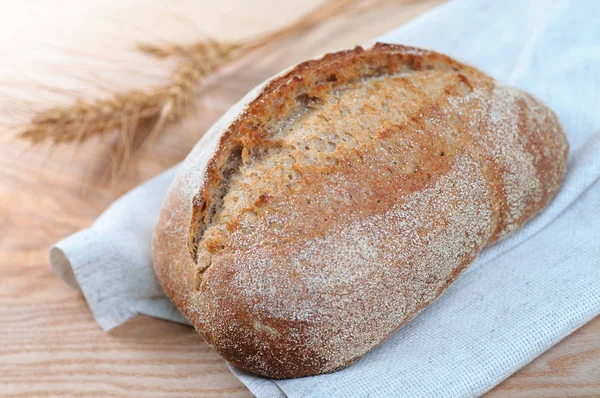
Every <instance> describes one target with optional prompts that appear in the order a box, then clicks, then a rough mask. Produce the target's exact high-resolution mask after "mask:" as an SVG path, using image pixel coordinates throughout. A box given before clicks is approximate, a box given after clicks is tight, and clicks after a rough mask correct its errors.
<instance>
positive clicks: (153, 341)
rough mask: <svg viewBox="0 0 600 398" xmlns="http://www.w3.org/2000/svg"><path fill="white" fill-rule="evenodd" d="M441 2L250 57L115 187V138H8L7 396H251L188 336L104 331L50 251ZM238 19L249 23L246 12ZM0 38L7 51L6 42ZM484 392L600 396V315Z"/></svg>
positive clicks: (1, 303) (368, 15)
mask: <svg viewBox="0 0 600 398" xmlns="http://www.w3.org/2000/svg"><path fill="white" fill-rule="evenodd" d="M441 2H442V0H425V1H400V0H399V1H397V2H394V3H388V4H386V5H382V6H379V7H378V8H377V9H375V10H371V11H368V12H360V13H358V14H354V15H349V16H345V17H342V18H336V19H334V20H332V21H331V22H329V23H327V24H326V25H324V26H322V27H320V28H318V29H316V30H314V31H312V32H310V33H308V34H306V35H303V36H302V37H294V38H290V39H286V40H285V41H283V42H280V43H277V44H276V45H274V46H272V47H271V48H270V49H267V50H265V51H264V52H262V53H261V54H256V55H254V56H252V57H250V58H248V59H247V60H245V61H244V62H243V63H242V64H241V65H238V66H237V67H236V68H232V69H231V70H230V71H229V72H228V73H227V75H226V78H221V79H215V80H214V81H213V82H212V83H210V84H208V85H206V86H205V87H204V89H203V90H202V91H201V93H200V95H199V96H198V98H197V101H196V104H195V112H194V113H193V115H192V116H191V117H190V118H188V119H187V120H186V121H185V122H184V123H183V124H181V125H179V126H176V127H174V128H171V129H170V130H169V131H168V132H167V133H166V134H165V135H164V136H163V137H162V138H160V140H159V142H158V143H157V144H155V145H148V146H147V147H144V148H143V149H142V152H141V153H140V155H139V156H138V157H137V159H136V163H135V165H134V167H133V168H132V169H131V170H130V171H129V172H128V173H127V174H126V175H124V176H123V178H121V179H120V180H119V181H118V183H117V184H115V185H114V186H112V187H107V186H101V185H97V184H94V183H93V182H94V181H95V179H96V177H97V175H98V174H99V173H100V172H101V171H102V170H103V169H102V167H103V165H105V164H106V162H107V161H108V159H109V157H108V154H109V153H110V152H109V148H110V146H111V140H110V138H107V139H104V140H95V141H93V142H90V143H86V144H84V145H81V146H78V147H58V148H54V149H53V148H42V149H38V150H29V148H28V145H26V144H24V143H20V142H16V143H15V142H9V143H7V142H3V144H2V145H1V146H0V318H1V319H2V322H1V323H0V396H14V397H19V396H21V397H38V396H39V397H42V396H44V397H45V396H81V397H94V396H109V395H113V396H131V397H138V396H148V397H164V396H177V397H186V396H189V397H192V396H193V397H197V396H206V397H213V396H227V397H246V396H251V394H250V393H249V391H248V390H246V389H245V387H244V386H243V385H242V384H241V383H240V382H239V381H237V379H236V378H235V377H234V376H233V375H232V374H230V373H229V371H228V370H227V367H226V365H225V363H224V361H223V360H222V359H220V357H219V356H218V355H217V354H216V353H214V352H213V351H212V350H210V349H209V348H208V347H207V345H206V344H204V343H203V342H202V340H201V338H200V337H199V336H198V335H197V334H196V333H195V332H194V331H193V330H192V329H191V328H188V327H184V326H181V325H176V324H173V323H169V322H165V321H161V320H156V319H151V318H148V317H139V318H137V319H135V320H133V321H131V322H128V323H126V324H125V325H123V326H121V327H119V328H117V329H116V330H114V331H111V332H109V333H105V332H103V331H102V330H101V329H100V328H99V327H98V326H97V325H96V323H95V322H94V320H93V318H92V316H91V314H90V312H89V309H88V308H87V306H86V303H85V300H84V299H83V297H82V295H81V294H80V293H79V292H77V291H74V290H73V289H71V288H69V287H67V286H66V285H64V284H63V283H62V282H61V281H60V280H58V279H57V278H56V277H55V276H54V275H53V274H52V272H51V270H50V268H49V266H48V263H47V250H48V247H49V246H50V245H51V244H52V243H54V242H56V241H57V240H59V239H61V238H63V237H65V236H67V235H69V234H71V233H73V232H75V231H77V230H79V229H81V228H84V227H87V226H89V225H90V224H91V223H92V222H93V220H94V219H95V218H96V217H97V216H98V215H99V214H100V213H101V212H102V211H103V210H104V209H105V208H106V207H107V206H108V205H109V204H110V203H111V202H112V201H113V200H115V199H116V198H117V197H119V196H120V195H122V194H123V193H124V192H126V191H127V190H129V189H131V188H132V187H133V186H135V185H137V184H139V183H140V182H142V181H144V180H145V179H147V178H149V177H151V176H153V175H156V174H157V173H159V172H160V171H162V170H164V169H165V168H167V167H169V166H170V165H173V164H174V163H176V162H177V161H179V160H181V159H182V158H183V157H184V156H185V155H186V154H187V152H188V151H189V150H190V149H191V148H192V146H193V145H194V143H195V142H196V141H197V140H198V138H199V137H200V136H201V135H202V133H203V132H204V131H205V130H206V129H207V128H208V127H209V126H210V125H211V124H212V123H213V122H214V121H215V120H216V119H217V118H218V117H219V116H220V115H221V114H222V113H223V112H224V110H226V109H227V108H228V107H229V106H230V105H231V104H232V103H234V102H235V101H236V100H237V99H239V98H240V97H241V96H242V95H243V94H244V93H245V92H246V91H247V90H248V89H250V88H251V87H252V86H254V85H255V84H257V83H258V82H259V81H261V80H263V79H264V78H266V77H268V76H270V75H271V74H273V73H275V72H277V71H279V70H280V69H282V68H283V67H285V66H287V65H289V64H291V63H294V62H297V61H299V60H302V59H304V58H307V57H310V56H314V55H316V54H319V53H322V52H324V51H327V50H333V49H336V48H339V47H342V46H346V45H351V44H354V43H356V42H360V41H362V40H364V38H368V37H374V36H376V35H378V34H381V33H383V32H385V31H387V30H389V29H391V28H394V27H396V26H398V25H400V24H401V23H403V22H405V21H407V20H408V19H410V18H412V17H414V16H415V15H417V14H419V13H421V12H423V11H425V10H427V9H428V8H431V7H433V6H435V5H437V4H439V3H441ZM47 3H48V4H50V3H51V2H47ZM174 3H177V4H179V6H181V3H182V2H174ZM240 3H243V2H240ZM43 4H44V3H43V2H40V3H39V5H40V7H48V6H44V5H43ZM53 4H54V3H53ZM211 4H212V3H208V2H206V7H207V8H206V15H208V16H210V15H211V13H210V11H211V8H210V7H213V11H214V7H216V5H214V4H213V5H211ZM217 5H218V4H217ZM291 6H292V5H290V7H291ZM266 10H268V8H266ZM42 11H43V12H47V13H51V12H56V10H54V11H52V9H48V10H42ZM42 11H41V12H42ZM246 11H247V12H248V13H251V12H254V13H255V14H256V13H257V10H252V9H248V10H246ZM280 11H281V10H280V9H277V8H273V10H272V11H271V12H269V11H267V12H266V13H264V12H262V13H261V17H260V18H261V21H262V25H263V26H265V27H266V28H268V27H269V22H271V23H272V25H270V26H275V25H276V24H277V23H281V22H280V20H278V14H277V13H278V12H280ZM215 12H216V11H215ZM237 13H238V14H236V15H238V16H239V15H245V16H246V17H247V14H244V13H243V12H241V11H239V10H238V11H237ZM293 14H294V13H293V12H288V15H292V16H293ZM207 18H208V17H207ZM148 20H152V18H147V19H146V20H144V21H145V23H150V22H148ZM138 22H139V24H142V22H140V21H138ZM154 22H155V21H154ZM243 28H244V26H243V24H242V25H240V26H237V27H235V26H234V27H232V26H229V27H227V29H238V33H239V32H240V31H241V30H242V29H243ZM215 29H217V28H215ZM223 29H224V28H223ZM217 30H218V29H217ZM2 40H4V42H3V43H2V44H7V43H8V41H9V40H10V36H8V38H5V37H3V38H2ZM7 45H10V43H8V44H7ZM31 45H32V46H34V45H35V43H34V42H32V43H31ZM57 51H58V50H57ZM146 78H147V76H146ZM0 91H1V90H0ZM0 104H1V105H2V106H1V107H0V112H2V113H3V115H2V117H6V115H7V114H9V113H7V110H8V108H7V107H6V106H5V105H6V102H1V101H0ZM11 106H12V108H10V109H11V110H14V109H17V108H18V107H17V106H15V105H14V103H11ZM488 396H490V397H564V396H600V318H599V319H596V320H594V321H592V322H590V323H589V324H588V325H586V326H584V327H582V328H581V329H580V330H578V331H576V332H575V333H574V334H573V335H571V336H569V337H567V338H566V339H565V340H563V341H562V342H560V343H559V344H558V345H556V346H555V347H554V348H552V349H551V350H549V351H548V352H547V353H545V354H544V355H542V356H541V357H540V358H538V359H536V360H535V361H534V362H532V363H531V364H530V365H528V366H527V367H525V368H524V369H522V370H520V371H519V372H517V373H516V374H515V375H513V376H511V377H510V378H509V379H507V380H506V381H504V382H503V383H502V384H500V385H499V386H498V387H496V388H495V389H494V390H492V391H491V392H490V393H489V394H488Z"/></svg>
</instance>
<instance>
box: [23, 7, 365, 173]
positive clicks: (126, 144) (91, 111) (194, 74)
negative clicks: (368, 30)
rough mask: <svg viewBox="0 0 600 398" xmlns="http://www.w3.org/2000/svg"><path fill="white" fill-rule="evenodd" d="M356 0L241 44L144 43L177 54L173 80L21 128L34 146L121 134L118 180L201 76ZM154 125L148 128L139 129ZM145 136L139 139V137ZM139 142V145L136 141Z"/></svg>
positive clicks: (185, 104) (60, 110)
mask: <svg viewBox="0 0 600 398" xmlns="http://www.w3.org/2000/svg"><path fill="white" fill-rule="evenodd" d="M355 1H356V0H326V1H325V2H324V3H323V4H322V5H321V6H320V7H318V8H316V9H314V10H312V11H311V12H310V13H308V14H306V15H305V16H303V17H302V18H300V19H299V20H297V21H296V22H294V23H293V24H291V25H289V26H287V27H285V28H283V29H281V30H278V31H275V32H272V33H269V34H266V35H263V36H261V37H258V38H256V39H254V40H249V41H247V42H242V43H221V42H219V41H216V40H204V41H201V42H198V43H195V44H193V45H189V46H178V45H171V46H165V47H158V46H153V45H148V44H141V45H139V46H138V50H139V51H142V52H144V53H146V54H149V55H153V56H156V57H159V58H165V57H178V58H179V61H178V63H177V66H176V68H175V70H174V72H173V74H172V76H171V80H170V82H169V84H167V85H166V86H163V87H158V88H153V89H149V90H147V91H136V90H132V91H127V92H124V93H116V94H114V95H113V96H112V98H110V99H105V100H98V101H95V102H83V101H77V102H75V103H74V104H72V105H70V106H65V107H57V108H53V109H50V110H47V111H43V112H41V113H40V114H38V115H37V116H35V117H34V118H33V119H32V120H31V121H30V122H29V123H28V124H27V125H26V126H25V127H24V128H23V129H22V130H21V132H20V134H19V137H20V138H23V139H26V140H29V141H31V142H32V143H34V144H38V143H42V142H48V141H50V142H52V143H54V144H61V143H70V142H83V141H86V140H87V139H89V138H91V137H93V136H102V135H106V134H109V133H111V132H114V131H118V132H119V136H118V139H117V142H116V145H115V149H114V153H113V154H112V158H113V161H112V163H111V164H112V171H111V173H110V175H111V176H112V178H114V177H115V176H116V175H118V174H119V173H120V172H121V171H122V170H123V169H124V166H125V165H127V164H128V163H129V160H130V158H131V155H132V153H133V152H134V151H135V150H136V148H138V147H139V146H140V145H141V143H143V141H145V140H146V139H147V138H148V137H157V136H158V135H160V133H162V132H163V131H164V128H165V126H166V125H167V124H169V123H172V122H175V121H177V120H179V119H180V118H181V117H182V116H183V114H184V112H185V111H186V110H187V109H188V108H189V104H190V102H191V100H192V98H193V96H194V93H195V92H196V90H197V88H198V87H199V85H200V84H201V82H202V80H203V79H204V78H205V77H206V76H208V75H210V74H212V73H214V72H215V71H216V70H218V69H219V68H221V67H223V66H224V65H226V64H228V63H230V62H232V61H233V60H235V59H239V58H241V57H243V56H245V55H247V54H248V53H250V52H252V51H254V50H256V49H258V48H260V47H264V46H266V45H268V44H269V43H272V42H274V41H276V40H278V39H281V38H283V37H285V36H290V35H294V34H297V33H299V32H301V31H304V30H306V29H309V28H311V27H313V26H315V25H317V24H320V23H321V22H323V21H324V20H325V19H327V18H330V17H332V16H335V15H338V14H341V13H342V12H343V11H344V10H346V9H347V8H348V7H349V6H350V5H351V4H352V3H354V2H355ZM148 125H150V126H152V127H151V129H150V132H148V131H141V129H144V128H145V129H147V128H148ZM139 137H141V139H137V140H136V138H139ZM135 141H141V142H138V143H137V144H136V145H134V144H133V143H134V142H135Z"/></svg>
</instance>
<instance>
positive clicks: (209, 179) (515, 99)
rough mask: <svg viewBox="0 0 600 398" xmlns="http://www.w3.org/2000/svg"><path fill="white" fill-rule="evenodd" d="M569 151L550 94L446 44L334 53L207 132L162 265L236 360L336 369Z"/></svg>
mask: <svg viewBox="0 0 600 398" xmlns="http://www.w3.org/2000/svg"><path fill="white" fill-rule="evenodd" d="M567 149H568V144H567V141H566V138H565V135H564V132H563V130H562V128H561V125H560V123H559V121H558V119H557V117H556V115H555V114H554V113H553V112H552V111H551V110H550V109H548V108H547V107H546V106H545V105H544V104H542V103H541V102H540V101H539V100H537V99H535V98H533V97H532V96H531V95H529V94H527V93H525V92H523V91H520V90H518V89H515V88H511V87H507V86H504V85H502V84H499V83H498V82H496V81H494V80H493V79H492V78H490V77H488V76H487V75H485V74H483V73H482V72H480V71H478V70H476V69H474V68H472V67H470V66H467V65H464V64H462V63H460V62H457V61H455V60H453V59H451V58H449V57H447V56H444V55H442V54H439V53H436V52H433V51H426V50H421V49H417V48H411V47H405V46H400V45H389V44H376V45H374V46H373V47H372V48H369V49H363V48H361V47H357V48H355V49H353V50H348V51H341V52H337V53H333V54H327V55H325V56H324V57H322V58H320V59H317V60H311V61H307V62H304V63H301V64H299V65H296V66H295V67H293V68H291V69H289V70H287V71H285V72H283V73H282V74H280V75H278V76H276V77H274V78H272V79H271V80H269V81H267V82H266V83H264V84H263V85H262V86H260V87H259V88H257V89H256V90H255V91H254V92H252V93H251V94H249V95H248V96H247V97H246V98H245V99H243V100H242V101H241V102H240V103H239V104H238V105H237V106H236V107H234V108H233V109H232V110H231V111H230V112H229V113H228V114H227V115H226V116H225V117H224V118H223V119H222V120H221V121H220V122H218V123H217V124H216V125H215V126H213V128H212V129H211V130H210V131H209V133H207V135H205V136H204V137H203V139H202V140H201V141H200V142H199V143H198V145H197V146H196V148H195V149H194V150H193V151H192V153H191V154H190V155H189V156H188V158H187V159H186V161H185V162H184V164H183V166H182V167H181V169H180V171H179V173H178V176H177V177H176V179H175V181H174V182H173V184H172V186H171V188H170V190H169V193H168V195H167V198H166V200H165V203H164V205H163V208H162V211H161V214H160V219H159V221H158V225H157V228H156V231H155V237H154V244H153V257H154V264H155V269H156V274H157V276H158V279H159V281H160V283H161V284H162V286H163V287H164V290H165V292H166V294H167V295H168V296H169V297H170V298H171V300H172V301H173V302H174V303H175V305H176V306H177V308H179V310H181V312H182V313H183V314H184V315H185V316H186V317H187V318H188V319H189V321H190V322H191V323H192V324H193V325H194V326H195V327H196V329H197V330H198V332H200V334H201V335H202V336H203V337H204V339H205V340H206V342H207V343H208V344H210V345H211V346H212V347H213V348H214V349H215V350H217V351H218V352H219V353H220V354H221V355H222V356H223V357H224V358H226V359H227V360H228V361H230V362H231V363H232V364H234V365H235V366H237V367H239V368H242V369H245V370H247V371H250V372H253V373H256V374H259V375H263V376H268V377H273V378H291V377H300V376H308V375H316V374H320V373H325V372H331V371H334V370H336V369H340V368H342V367H344V366H347V365H349V364H350V363H352V362H353V361H355V360H356V359H358V358H360V357H361V356H362V355H364V354H365V353H367V352H368V351H369V350H371V349H372V348H374V347H376V346H377V345H379V344H381V343H382V342H383V341H384V340H386V339H387V338H388V337H389V336H390V335H391V334H392V333H394V331H396V330H397V329H398V328H400V327H401V326H402V325H404V324H405V323H406V322H407V321H409V320H410V319H411V318H413V317H414V316H415V315H417V314H418V313H419V312H420V311H421V310H422V309H423V308H425V306H427V305H428V304H430V303H431V302H432V301H433V300H435V299H436V298H437V297H439V296H440V294H441V293H442V292H443V291H444V290H445V289H447V288H448V287H449V286H450V284H451V283H452V282H453V281H454V280H455V279H456V278H457V277H458V276H459V275H460V274H461V273H462V272H463V271H464V270H465V268H466V267H467V266H468V265H469V264H470V263H471V262H472V261H473V259H474V258H475V257H476V256H477V255H478V253H479V252H480V251H481V250H482V249H483V248H484V247H485V246H486V245H489V244H492V243H494V242H495V241H497V240H498V239H502V238H503V237H505V236H507V235H508V234H510V233H512V232H513V231H515V230H516V229H517V228H519V227H520V226H521V225H523V223H525V222H526V221H527V220H529V219H530V218H531V217H533V216H534V215H535V214H536V213H537V212H539V211H540V210H541V209H542V208H543V207H544V206H546V205H547V204H548V202H549V201H550V200H551V199H552V197H553V196H554V195H555V194H556V192H557V191H558V189H559V187H560V183H561V180H562V177H563V174H564V172H565V166H566V157H567Z"/></svg>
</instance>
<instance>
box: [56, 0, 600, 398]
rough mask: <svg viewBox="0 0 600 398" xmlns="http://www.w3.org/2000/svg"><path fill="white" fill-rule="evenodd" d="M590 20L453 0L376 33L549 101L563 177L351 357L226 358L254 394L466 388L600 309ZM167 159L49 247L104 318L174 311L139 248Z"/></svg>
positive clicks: (598, 82) (595, 54) (591, 6)
mask: <svg viewBox="0 0 600 398" xmlns="http://www.w3.org/2000/svg"><path fill="white" fill-rule="evenodd" d="M598 21H600V2H598V1H596V0H572V1H568V0H563V1H561V0H529V1H519V0H511V1H502V2H499V1H493V0H454V1H451V2H449V3H447V4H445V5H443V6H441V7H439V8H437V9H435V10H433V11H432V12H430V13H428V14H426V15H424V16H422V17H420V18H418V19H416V20H414V21H412V22H410V23H408V24H407V25H405V26H403V27H401V28H399V29H397V30H395V31H392V32H389V33H388V34H386V35H384V36H382V37H380V38H378V39H377V40H379V41H385V42H390V43H403V44H409V45H415V46H420V47H425V48H430V49H434V50H438V51H441V52H444V53H447V54H449V55H451V56H453V57H456V58H458V59H460V60H463V61H466V62H467V63H470V64H472V65H474V66H476V67H478V68H480V69H482V70H483V71H485V72H487V73H489V74H491V75H492V76H494V77H495V78H497V79H499V80H500V81H502V82H505V83H509V84H512V85H515V86H517V87H520V88H523V89H525V90H527V91H529V92H531V93H533V94H534V95H536V96H537V97H539V98H541V99H543V100H544V101H545V102H547V103H548V104H549V105H550V107H551V108H553V109H554V110H555V111H556V112H557V113H558V115H559V117H560V119H561V120H562V122H563V124H564V127H565V130H566V132H567V136H568V139H569V142H570V145H571V149H570V154H569V163H568V168H567V174H566V177H565V181H564V184H563V187H562V188H561V191H560V192H559V194H558V196H557V197H556V198H555V199H554V201H553V202H552V203H551V204H550V206H549V207H548V208H547V209H546V210H544V212H543V213H541V214H540V215H539V216H537V217H536V218H535V219H533V220H532V221H530V222H529V223H527V225H526V226H525V227H524V228H522V229H521V230H519V231H518V232H517V233H515V234H514V235H512V236H511V237H510V238H508V239H506V240H504V241H502V242H500V243H498V244H496V245H494V246H492V247H490V248H488V249H486V250H484V252H483V253H482V254H481V255H480V257H479V258H478V259H477V260H476V261H475V263H474V264H473V265H471V267H470V268H469V269H468V270H467V272H466V274H465V275H463V276H462V277H461V278H459V280H458V281H457V282H456V283H455V284H454V285H453V286H452V287H451V288H450V289H448V291H447V292H446V293H444V294H443V295H442V297H440V298H439V299H438V300H437V301H436V302H435V303H434V304H432V305H430V306H429V307H428V308H427V309H426V310H425V311H423V312H422V313H421V314H420V315H419V316H417V317H416V318H415V319H414V320H412V321H411V322H409V323H408V324H407V325H406V326H404V327H403V328H402V329H400V330H399V331H398V332H397V333H395V334H394V335H393V336H392V337H390V338H389V339H388V340H387V341H386V342H385V343H384V344H383V345H381V346H380V347H378V348H377V349H375V350H373V351H372V352H370V353H369V354H367V355H366V356H365V357H363V358H362V359H360V360H359V361H357V362H356V363H355V364H354V365H352V366H350V367H348V368H346V369H343V370H341V371H338V372H335V373H332V374H327V375H321V376H315V377H307V378H301V379H292V380H269V379H265V378H261V377H257V376H253V375H250V374H247V373H245V372H243V371H240V370H238V369H235V368H232V371H233V372H234V374H235V375H236V376H237V377H239V378H240V379H241V380H242V382H244V383H245V384H246V385H247V386H248V388H249V389H250V390H251V391H252V392H253V393H254V394H255V395H257V396H258V397H283V396H290V397H321V396H327V397H365V396H371V397H374V396H385V397H389V396H394V397H432V396H436V397H468V396H477V395H481V394H483V393H484V392H486V391H488V390H489V389H491V388H492V387H493V386H495V385H496V384H498V383H499V382H501V381H502V380H503V379H504V378H506V377H508V376H509V375H511V374H512V373H513V372H515V371H516V370H518V369H519V368H521V367H522V366H524V365H525V364H527V363H528V362H530V361H531V360H532V359H534V358H535V357H537V356H538V355H540V354H541V353H542V352H543V351H545V350H547V349H548V348H550V347H551V346H552V345H553V344H555V343H556V342H558V341H559V340H561V339H562V338H563V337H565V336H567V335H568V334H570V333H571V332H573V331H574V330H575V329H577V328H578V327H580V326H581V325H583V324H584V323H586V322H588V321H589V320H591V319H593V318H594V317H596V316H597V315H599V314H600V24H599V23H598ZM226 116H227V115H226ZM222 120H223V119H222ZM217 123H219V122H217ZM174 171H175V169H171V170H168V171H166V172H165V173H163V174H161V175H159V176H158V177H155V178H153V179H152V180H150V181H148V182H146V183H145V184H142V185H141V186H139V187H138V188H136V189H134V190H133V191H131V192H129V193H128V194H126V195H125V196H123V197H122V198H121V199H119V200H118V201H116V202H115V203H114V204H113V205H112V206H111V207H110V208H109V209H107V210H106V211H105V212H104V213H103V214H102V215H101V216H100V217H99V218H98V220H97V221H96V222H95V223H94V225H93V226H92V227H91V228H89V229H86V230H83V231H81V232H78V233H76V234H74V235H72V236H70V237H68V238H66V239H65V240H63V241H61V242H59V243H57V244H56V245H55V246H53V247H52V248H51V250H50V264H51V265H52V267H53V269H54V270H55V272H56V273H57V275H58V276H59V277H61V278H62V279H63V280H65V281H66V282H67V283H68V284H70V285H72V286H74V287H76V288H79V289H81V290H82V292H83V294H84V295H85V298H86V300H87V302H88V304H89V306H90V308H91V310H92V312H93V314H94V317H95V319H96V320H97V321H98V323H99V324H100V326H102V327H103V328H104V329H106V330H108V329H110V328H113V327H115V326H117V325H119V324H121V323H123V322H125V321H126V320H127V319H129V318H131V317H132V316H135V315H136V314H147V315H150V316H155V317H160V318H165V319H169V320H173V321H177V322H185V319H184V318H183V317H182V316H181V314H179V312H177V310H176V309H175V308H174V307H173V305H172V304H171V303H170V302H169V301H168V300H167V299H166V298H165V296H164V295H163V292H162V290H161V288H160V286H159V285H158V283H157V281H156V279H155V277H154V273H153V270H152V264H151V256H150V244H151V234H152V229H153V227H154V223H155V222H156V219H157V217H158V211H159V207H160V204H161V201H162V198H163V196H164V194H165V192H166V189H167V187H168V185H169V182H170V181H171V179H172V177H173V175H174Z"/></svg>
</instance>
